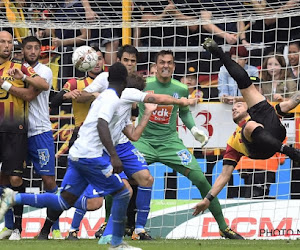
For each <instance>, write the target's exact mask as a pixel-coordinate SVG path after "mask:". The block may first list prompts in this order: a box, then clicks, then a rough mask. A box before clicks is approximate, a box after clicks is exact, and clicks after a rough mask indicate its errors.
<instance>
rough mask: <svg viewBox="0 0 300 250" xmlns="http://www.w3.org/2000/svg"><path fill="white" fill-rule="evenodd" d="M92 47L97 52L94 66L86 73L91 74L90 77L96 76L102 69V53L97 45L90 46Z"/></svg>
mask: <svg viewBox="0 0 300 250" xmlns="http://www.w3.org/2000/svg"><path fill="white" fill-rule="evenodd" d="M92 48H93V49H94V50H95V51H96V52H97V55H98V61H97V64H96V66H95V67H94V68H93V69H92V70H91V71H89V72H88V74H89V75H91V76H92V77H96V76H97V75H99V74H100V73H101V72H102V71H103V67H104V55H103V53H102V51H101V50H100V49H99V47H97V46H92Z"/></svg>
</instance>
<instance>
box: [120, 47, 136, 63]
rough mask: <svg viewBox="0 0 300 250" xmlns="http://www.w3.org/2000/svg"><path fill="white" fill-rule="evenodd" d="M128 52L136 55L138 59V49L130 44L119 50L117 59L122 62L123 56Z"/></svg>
mask: <svg viewBox="0 0 300 250" xmlns="http://www.w3.org/2000/svg"><path fill="white" fill-rule="evenodd" d="M125 52H127V53H128V54H134V55H135V57H136V58H138V54H139V52H138V50H137V49H136V47H134V46H132V45H130V44H126V45H123V46H122V47H120V48H119V50H118V53H117V58H119V60H121V58H122V56H123V54H124V53H125Z"/></svg>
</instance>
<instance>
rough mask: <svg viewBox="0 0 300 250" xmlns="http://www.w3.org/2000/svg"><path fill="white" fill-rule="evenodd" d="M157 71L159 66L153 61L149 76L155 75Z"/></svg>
mask: <svg viewBox="0 0 300 250" xmlns="http://www.w3.org/2000/svg"><path fill="white" fill-rule="evenodd" d="M156 73H157V67H156V64H155V63H152V64H151V65H150V69H149V76H155V75H156Z"/></svg>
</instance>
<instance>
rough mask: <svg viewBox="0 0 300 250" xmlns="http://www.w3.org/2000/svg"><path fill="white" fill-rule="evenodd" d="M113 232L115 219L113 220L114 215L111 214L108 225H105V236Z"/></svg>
mask: <svg viewBox="0 0 300 250" xmlns="http://www.w3.org/2000/svg"><path fill="white" fill-rule="evenodd" d="M112 233H113V220H112V216H111V215H110V216H109V219H108V221H107V224H106V227H105V230H104V232H103V234H102V235H103V236H106V235H110V234H112Z"/></svg>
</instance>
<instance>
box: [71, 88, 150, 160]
mask: <svg viewBox="0 0 300 250" xmlns="http://www.w3.org/2000/svg"><path fill="white" fill-rule="evenodd" d="M132 90H134V91H132ZM133 92H134V93H135V100H134V101H143V100H144V98H145V96H146V93H143V92H141V91H139V90H136V89H125V90H124V91H123V94H125V97H126V96H130V95H132V94H133ZM123 94H122V96H123ZM131 105H132V101H131V100H130V101H129V100H127V99H119V97H118V96H117V95H116V93H115V91H114V90H113V89H107V90H105V91H104V92H102V93H101V95H99V96H98V98H97V99H96V100H95V101H94V102H93V103H92V105H91V108H90V110H89V113H88V115H87V117H86V119H85V121H84V123H83V124H82V126H81V127H80V129H79V133H78V138H77V140H76V141H75V143H74V145H73V146H72V147H71V149H70V151H69V154H70V155H71V156H72V157H77V158H96V157H100V156H102V154H103V149H104V146H103V144H102V142H101V140H100V137H99V134H98V130H97V124H98V118H102V119H104V120H106V121H107V122H108V127H109V131H110V134H111V138H112V141H113V144H114V145H117V144H119V141H120V137H121V135H122V134H123V133H122V130H123V129H124V128H125V127H126V126H127V125H128V124H131V121H130V113H131ZM128 114H129V115H128ZM127 140H128V139H127Z"/></svg>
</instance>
